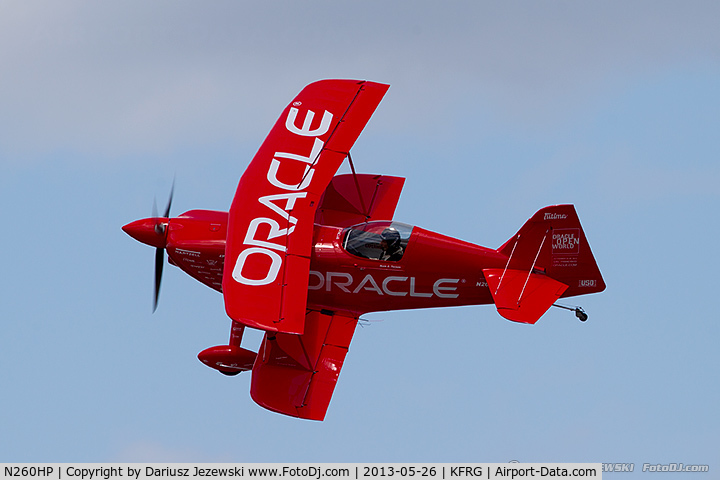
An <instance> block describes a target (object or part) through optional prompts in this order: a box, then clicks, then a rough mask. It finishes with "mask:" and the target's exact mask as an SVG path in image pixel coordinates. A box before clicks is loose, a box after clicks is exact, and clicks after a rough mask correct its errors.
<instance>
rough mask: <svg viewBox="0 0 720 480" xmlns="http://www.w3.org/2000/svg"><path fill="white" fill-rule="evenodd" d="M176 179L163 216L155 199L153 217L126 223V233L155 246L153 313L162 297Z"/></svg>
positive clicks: (124, 228)
mask: <svg viewBox="0 0 720 480" xmlns="http://www.w3.org/2000/svg"><path fill="white" fill-rule="evenodd" d="M174 191H175V181H173V185H172V187H171V188H170V198H168V203H167V207H165V212H164V213H163V216H162V217H160V216H158V213H157V202H156V201H154V200H153V210H152V217H151V218H145V219H142V220H137V221H135V222H131V223H128V224H127V225H125V226H124V227H122V228H123V230H124V231H125V233H127V234H128V235H130V236H131V237H133V238H134V239H135V240H137V241H139V242H142V243H145V244H147V245H150V246H151V247H155V294H154V296H153V313H154V312H155V310H157V305H158V298H159V297H160V284H161V283H162V271H163V264H164V263H165V247H166V246H167V236H168V225H169V224H170V206H171V205H172V199H173V193H174Z"/></svg>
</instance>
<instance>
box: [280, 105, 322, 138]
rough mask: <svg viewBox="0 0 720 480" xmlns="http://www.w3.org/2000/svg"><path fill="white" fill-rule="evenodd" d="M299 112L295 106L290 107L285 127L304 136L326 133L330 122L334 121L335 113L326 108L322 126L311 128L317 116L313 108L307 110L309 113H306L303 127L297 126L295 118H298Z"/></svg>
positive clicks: (316, 135) (317, 135)
mask: <svg viewBox="0 0 720 480" xmlns="http://www.w3.org/2000/svg"><path fill="white" fill-rule="evenodd" d="M297 114H298V109H297V108H295V107H290V112H288V116H287V120H285V128H287V129H288V130H289V131H290V132H292V133H294V134H295V135H300V136H302V137H320V136H322V135H325V134H326V133H327V131H328V130H329V129H330V123H331V122H332V118H333V115H332V113H330V112H328V111H327V110H325V112H324V113H323V117H322V120H320V126H319V127H318V128H316V129H315V130H311V125H312V121H313V119H314V118H315V112H313V111H312V110H308V111H307V113H306V114H305V120H304V121H303V126H302V128H297V127H296V126H295V119H296V118H297Z"/></svg>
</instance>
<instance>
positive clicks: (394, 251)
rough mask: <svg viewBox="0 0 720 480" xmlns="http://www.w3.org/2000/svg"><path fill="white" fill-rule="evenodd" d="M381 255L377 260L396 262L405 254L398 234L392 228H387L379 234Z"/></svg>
mask: <svg viewBox="0 0 720 480" xmlns="http://www.w3.org/2000/svg"><path fill="white" fill-rule="evenodd" d="M380 248H381V249H382V253H381V254H380V258H379V260H383V261H388V262H397V261H398V260H400V259H401V258H402V256H403V254H404V253H405V252H404V251H403V248H402V246H401V245H400V233H399V232H398V231H397V230H396V229H395V228H393V227H387V228H386V229H385V230H383V232H382V233H381V234H380Z"/></svg>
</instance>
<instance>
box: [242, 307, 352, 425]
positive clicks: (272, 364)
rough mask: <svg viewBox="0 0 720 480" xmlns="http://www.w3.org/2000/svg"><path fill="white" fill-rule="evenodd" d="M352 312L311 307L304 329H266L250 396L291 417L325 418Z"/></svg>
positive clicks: (347, 342) (348, 338) (344, 351)
mask: <svg viewBox="0 0 720 480" xmlns="http://www.w3.org/2000/svg"><path fill="white" fill-rule="evenodd" d="M356 325H357V317H346V316H341V315H337V314H329V315H328V314H325V313H321V312H317V311H310V312H308V314H307V317H306V320H305V333H304V334H303V335H291V334H287V333H273V332H267V333H266V334H265V338H264V339H263V343H262V345H261V346H260V351H259V352H258V354H257V357H256V358H255V364H254V365H253V370H252V383H251V385H250V395H251V396H252V398H253V400H255V402H257V403H258V404H259V405H261V406H263V407H265V408H267V409H269V410H272V411H274V412H278V413H283V414H285V415H290V416H293V417H300V418H307V419H310V420H322V419H323V418H325V412H326V411H327V408H328V405H329V404H330V399H331V398H332V394H333V390H334V389H335V383H336V382H337V379H338V376H339V375H340V369H341V368H342V366H343V361H344V360H345V355H346V354H347V351H348V347H349V346H350V341H351V340H352V336H353V333H354V332H355V326H356Z"/></svg>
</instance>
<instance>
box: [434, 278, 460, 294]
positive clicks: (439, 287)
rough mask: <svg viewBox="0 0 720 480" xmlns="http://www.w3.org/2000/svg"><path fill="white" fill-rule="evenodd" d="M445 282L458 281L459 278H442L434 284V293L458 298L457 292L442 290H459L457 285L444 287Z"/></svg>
mask: <svg viewBox="0 0 720 480" xmlns="http://www.w3.org/2000/svg"><path fill="white" fill-rule="evenodd" d="M443 283H458V279H457V278H441V279H440V280H438V281H437V282H435V283H434V284H433V293H434V294H435V295H437V296H438V297H440V298H458V294H457V293H443V292H442V290H444V291H447V292H455V291H457V287H443V286H442V284H443Z"/></svg>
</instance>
